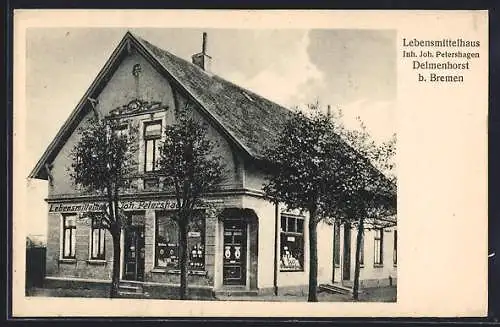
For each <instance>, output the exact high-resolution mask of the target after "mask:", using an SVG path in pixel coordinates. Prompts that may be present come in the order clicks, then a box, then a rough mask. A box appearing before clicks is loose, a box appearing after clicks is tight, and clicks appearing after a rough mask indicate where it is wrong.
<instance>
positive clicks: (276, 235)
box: [273, 202, 279, 295]
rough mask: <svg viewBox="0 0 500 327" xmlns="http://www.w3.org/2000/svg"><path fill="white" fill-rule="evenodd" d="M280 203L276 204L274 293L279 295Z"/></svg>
mask: <svg viewBox="0 0 500 327" xmlns="http://www.w3.org/2000/svg"><path fill="white" fill-rule="evenodd" d="M278 219H279V212H278V203H277V202H276V203H275V205H274V281H273V285H274V295H278V233H279V231H278Z"/></svg>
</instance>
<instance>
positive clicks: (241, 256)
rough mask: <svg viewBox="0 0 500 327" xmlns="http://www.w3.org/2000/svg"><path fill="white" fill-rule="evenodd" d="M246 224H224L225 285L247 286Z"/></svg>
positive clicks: (236, 222) (237, 222)
mask: <svg viewBox="0 0 500 327" xmlns="http://www.w3.org/2000/svg"><path fill="white" fill-rule="evenodd" d="M246 244H247V231H246V224H245V223H244V222H242V221H230V220H229V221H228V220H226V221H225V222H224V248H223V256H224V257H223V258H224V259H223V282H224V285H246Z"/></svg>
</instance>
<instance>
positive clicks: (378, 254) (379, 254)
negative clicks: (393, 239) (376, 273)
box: [373, 228, 384, 266]
mask: <svg viewBox="0 0 500 327" xmlns="http://www.w3.org/2000/svg"><path fill="white" fill-rule="evenodd" d="M374 250H375V254H374V260H373V263H374V264H375V265H378V266H381V265H383V264H384V257H383V250H384V230H383V229H382V228H378V229H375V246H374Z"/></svg>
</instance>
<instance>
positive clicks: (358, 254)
mask: <svg viewBox="0 0 500 327" xmlns="http://www.w3.org/2000/svg"><path fill="white" fill-rule="evenodd" d="M363 220H364V219H363V218H360V219H359V224H358V235H357V238H356V256H355V260H356V261H355V265H354V284H353V286H352V298H353V299H354V300H358V298H359V269H360V259H361V241H362V239H363V231H364V224H363Z"/></svg>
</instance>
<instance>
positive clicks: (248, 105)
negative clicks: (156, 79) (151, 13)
mask: <svg viewBox="0 0 500 327" xmlns="http://www.w3.org/2000/svg"><path fill="white" fill-rule="evenodd" d="M128 41H131V42H132V43H135V42H137V43H138V44H140V45H141V46H142V47H144V49H145V50H146V51H147V52H148V53H149V55H151V56H152V57H153V59H154V61H156V62H157V63H159V64H160V65H161V66H162V67H163V69H164V70H165V72H166V73H167V74H168V75H170V76H172V77H173V78H174V79H175V80H176V81H177V82H178V83H179V84H180V85H181V87H183V88H184V89H185V90H186V91H187V92H188V93H189V94H190V95H191V96H192V97H193V98H194V99H195V100H196V101H197V102H198V103H199V104H200V105H201V106H202V109H203V110H205V112H206V113H207V114H208V115H210V116H211V118H213V119H214V120H215V121H216V122H217V123H218V124H219V125H220V127H222V129H223V131H224V132H225V133H227V134H229V136H230V137H231V139H232V140H233V141H234V142H236V143H237V145H238V146H240V147H241V148H243V149H244V150H245V151H246V152H247V154H248V155H250V156H251V157H253V158H255V159H265V157H264V150H265V148H266V147H267V146H268V145H272V144H274V143H275V142H276V141H277V138H278V136H279V131H280V130H281V128H282V126H283V125H284V123H285V122H286V120H287V119H289V118H290V117H291V115H292V111H291V110H289V109H286V108H284V107H282V106H280V105H278V104H276V103H274V102H272V101H270V100H268V99H265V98H263V97H262V96H260V95H258V94H256V93H254V92H252V91H250V90H247V89H245V88H242V87H240V86H237V85H235V84H233V83H231V82H229V81H227V80H225V79H223V78H221V77H219V76H217V75H214V74H211V73H209V72H206V71H204V70H203V69H201V68H200V67H198V66H196V65H194V64H192V63H191V62H189V61H186V60H184V59H182V58H179V57H177V56H175V55H173V54H172V53H170V52H168V51H166V50H163V49H161V48H158V47H157V46H155V45H153V44H151V43H149V42H148V41H146V40H144V39H142V38H140V37H138V36H136V35H133V34H132V33H130V32H127V33H126V35H125V36H124V37H123V39H122V41H121V42H120V45H119V46H118V47H117V48H116V49H115V51H114V52H113V54H112V55H111V57H110V59H109V60H108V62H107V63H106V64H105V66H104V67H103V68H102V70H101V71H100V72H99V75H98V76H97V78H96V80H94V82H93V83H92V85H91V86H90V88H89V89H88V90H87V92H86V93H85V95H84V96H83V98H82V99H81V100H80V102H79V103H78V105H77V107H76V108H75V109H74V110H73V112H72V113H71V115H70V117H69V118H68V119H67V121H66V122H65V123H64V125H63V126H62V127H61V129H60V130H59V132H58V134H57V135H56V137H55V138H54V140H53V141H52V142H51V144H50V145H49V147H48V148H47V150H46V151H45V153H44V154H43V155H42V157H41V158H40V160H39V161H38V163H37V165H36V166H35V168H34V169H33V171H32V172H31V173H30V175H29V177H30V178H44V179H46V178H47V175H46V172H45V171H44V169H43V167H44V165H45V163H47V162H49V161H50V160H51V158H54V156H55V155H56V154H57V152H58V151H59V149H60V146H61V143H62V142H65V138H67V137H69V134H70V133H71V132H72V130H73V129H74V128H75V126H76V124H75V122H77V120H78V119H80V118H81V117H82V115H81V113H82V112H83V111H84V108H85V103H86V101H87V100H86V99H87V97H89V96H91V95H93V93H94V92H96V90H97V89H98V85H99V84H101V83H102V82H103V81H105V78H104V76H105V75H106V74H107V73H109V71H110V69H111V68H110V67H111V66H112V65H113V64H114V62H115V61H116V60H117V59H116V58H117V57H118V53H119V52H120V51H121V50H122V49H124V48H125V47H126V44H127V42H128ZM373 169H374V171H373V173H375V174H376V175H377V177H378V178H380V179H381V180H384V182H382V183H381V184H385V186H386V187H387V188H385V187H384V189H385V190H386V191H387V190H389V192H390V193H393V192H394V194H395V185H394V184H393V183H391V182H389V181H388V180H387V179H386V178H384V177H383V175H382V174H381V173H380V172H379V171H378V170H377V169H375V168H373Z"/></svg>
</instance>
